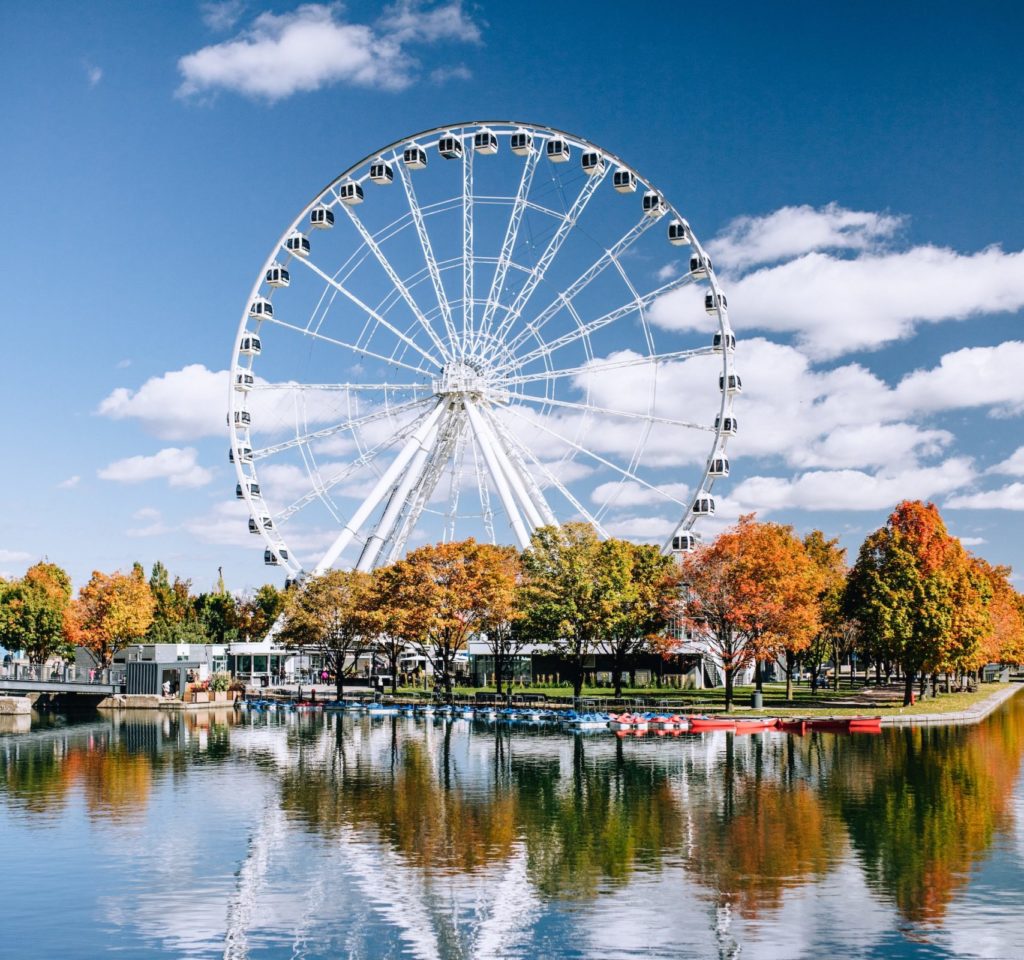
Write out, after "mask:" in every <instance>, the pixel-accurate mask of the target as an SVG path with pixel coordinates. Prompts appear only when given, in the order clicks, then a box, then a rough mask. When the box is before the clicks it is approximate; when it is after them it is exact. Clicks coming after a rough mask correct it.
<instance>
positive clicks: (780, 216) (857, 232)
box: [708, 203, 903, 271]
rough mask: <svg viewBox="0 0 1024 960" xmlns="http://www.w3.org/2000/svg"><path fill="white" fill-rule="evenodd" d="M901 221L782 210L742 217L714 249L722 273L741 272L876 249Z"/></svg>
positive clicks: (832, 207) (855, 213)
mask: <svg viewBox="0 0 1024 960" xmlns="http://www.w3.org/2000/svg"><path fill="white" fill-rule="evenodd" d="M902 222H903V220H902V218H901V217H894V216H890V215H889V214H884V213H872V212H871V211H867V210H847V209H845V208H844V207H840V206H839V205H838V204H836V203H830V204H828V205H826V206H824V207H821V208H820V209H817V210H816V209H815V208H814V207H811V206H807V205H804V206H799V207H782V208H780V209H779V210H776V211H774V212H773V213H770V214H768V215H767V216H764V217H737V218H736V219H735V220H733V221H731V222H730V223H729V224H727V225H726V227H725V229H724V230H722V231H721V232H720V233H719V234H718V236H716V237H715V238H714V239H713V240H712V241H711V242H710V243H709V244H708V252H709V253H710V254H711V256H712V257H713V258H715V260H716V265H717V266H718V267H719V268H722V267H724V268H725V269H726V270H729V271H738V270H742V269H744V268H746V267H749V266H752V265H754V264H759V263H774V262H776V261H778V260H788V259H790V258H792V257H798V256H801V255H802V254H805V253H810V252H812V251H814V250H870V249H874V248H876V247H877V246H878V245H879V243H880V242H881V241H885V240H888V239H889V238H890V237H892V236H893V234H894V233H895V232H896V231H897V229H899V227H900V225H901V224H902Z"/></svg>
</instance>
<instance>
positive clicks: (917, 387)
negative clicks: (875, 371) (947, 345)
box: [895, 260, 1024, 415]
mask: <svg viewBox="0 0 1024 960" xmlns="http://www.w3.org/2000/svg"><path fill="white" fill-rule="evenodd" d="M1021 270H1022V271H1024V260H1022V261H1021ZM1022 370H1024V343H1022V342H1021V341H1019V340H1008V341H1006V342H1004V343H1000V344H997V345H996V346H994V347H965V348H964V349H963V350H956V351H954V352H953V353H947V354H946V355H945V356H944V357H943V358H942V360H941V361H940V362H939V365H938V366H937V367H933V368H932V369H931V370H915V371H914V372H913V373H910V374H907V376H905V377H904V378H903V379H902V380H901V381H900V383H899V386H898V387H897V388H896V392H895V401H896V403H897V404H898V405H900V406H901V407H903V408H904V409H906V410H915V411H920V412H929V411H933V410H951V409H957V408H964V407H996V408H997V409H996V412H997V413H1003V414H1009V415H1013V414H1018V413H1021V412H1022V411H1024V377H1022V376H1021V371H1022Z"/></svg>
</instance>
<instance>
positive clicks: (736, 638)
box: [682, 527, 755, 710]
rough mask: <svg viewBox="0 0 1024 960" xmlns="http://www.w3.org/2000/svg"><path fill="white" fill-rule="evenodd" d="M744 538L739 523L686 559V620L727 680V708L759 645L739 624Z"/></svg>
mask: <svg viewBox="0 0 1024 960" xmlns="http://www.w3.org/2000/svg"><path fill="white" fill-rule="evenodd" d="M740 547H741V540H740V537H739V533H738V530H737V528H736V527H732V528H730V529H728V530H725V531H724V532H723V533H721V534H719V535H718V537H716V538H715V541H714V542H713V543H705V544H701V545H700V546H698V547H697V549H696V550H694V551H693V552H692V553H689V554H687V555H686V556H685V557H684V559H683V563H682V580H683V584H684V587H683V597H684V598H683V612H684V622H685V623H686V625H687V628H688V629H689V630H690V631H691V633H693V635H694V636H695V637H697V638H699V639H701V640H702V641H703V642H704V643H705V645H706V647H707V650H708V653H709V654H710V655H711V658H712V660H713V661H714V662H715V663H716V664H717V665H718V666H719V667H720V668H721V670H722V675H723V677H724V680H725V709H726V710H731V709H732V703H733V686H734V684H735V679H736V674H737V672H738V671H740V670H742V669H744V668H745V667H747V666H749V665H750V663H751V661H752V660H753V658H754V654H755V648H754V645H753V643H752V642H751V639H750V636H749V635H748V634H747V633H745V632H744V631H742V630H740V629H739V628H738V627H737V625H736V620H735V610H736V603H737V597H736V590H735V586H736V576H735V572H736V566H737V563H738V561H739V555H740Z"/></svg>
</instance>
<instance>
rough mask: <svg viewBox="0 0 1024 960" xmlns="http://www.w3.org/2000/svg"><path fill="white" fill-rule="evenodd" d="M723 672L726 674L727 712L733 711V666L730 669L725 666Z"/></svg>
mask: <svg viewBox="0 0 1024 960" xmlns="http://www.w3.org/2000/svg"><path fill="white" fill-rule="evenodd" d="M722 672H723V673H724V674H725V711H726V713H728V712H729V711H730V710H731V709H732V665H731V664H730V665H729V666H728V667H727V666H725V665H724V664H723V666H722Z"/></svg>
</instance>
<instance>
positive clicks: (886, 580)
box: [844, 500, 956, 706]
mask: <svg viewBox="0 0 1024 960" xmlns="http://www.w3.org/2000/svg"><path fill="white" fill-rule="evenodd" d="M951 543H952V538H951V537H950V536H949V534H948V533H947V532H946V527H945V524H943V522H942V518H941V517H940V516H939V511H938V509H937V508H936V507H935V505H934V504H931V503H929V504H924V503H922V502H920V501H907V500H905V501H903V502H902V503H900V504H898V505H897V507H896V509H895V510H894V511H893V512H892V514H891V515H890V516H889V519H888V521H887V522H886V525H885V526H884V527H882V528H881V529H879V530H876V531H875V532H874V533H872V534H871V535H869V536H868V538H867V539H866V540H865V541H864V543H863V545H862V546H861V548H860V554H859V555H858V557H857V562H856V563H855V564H854V567H853V570H852V571H851V573H850V578H849V581H848V582H847V590H846V595H845V597H844V607H845V609H846V613H847V615H848V616H850V617H852V618H854V619H856V620H858V621H859V622H860V624H861V627H862V629H863V630H864V631H865V633H866V634H867V635H868V636H869V638H871V642H872V643H873V644H875V646H876V649H878V650H879V651H881V652H882V653H883V654H884V655H887V656H889V657H891V659H893V660H895V661H896V662H898V663H899V664H900V667H901V669H902V670H903V676H904V684H905V687H904V694H903V702H904V705H908V706H909V704H910V702H911V699H912V696H913V689H914V688H913V683H914V676H915V675H916V674H917V673H918V671H920V670H922V669H924V667H925V665H926V664H928V663H929V662H936V661H938V660H940V659H941V657H942V648H943V644H945V643H946V642H947V641H948V639H949V636H950V632H951V629H952V627H953V614H954V610H953V607H954V604H955V602H956V595H955V592H954V582H953V577H952V576H951V571H950V555H951Z"/></svg>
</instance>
